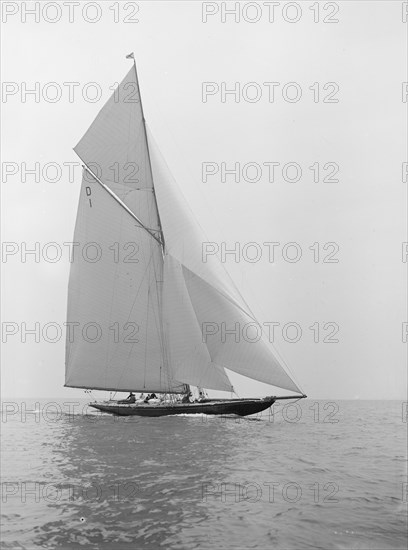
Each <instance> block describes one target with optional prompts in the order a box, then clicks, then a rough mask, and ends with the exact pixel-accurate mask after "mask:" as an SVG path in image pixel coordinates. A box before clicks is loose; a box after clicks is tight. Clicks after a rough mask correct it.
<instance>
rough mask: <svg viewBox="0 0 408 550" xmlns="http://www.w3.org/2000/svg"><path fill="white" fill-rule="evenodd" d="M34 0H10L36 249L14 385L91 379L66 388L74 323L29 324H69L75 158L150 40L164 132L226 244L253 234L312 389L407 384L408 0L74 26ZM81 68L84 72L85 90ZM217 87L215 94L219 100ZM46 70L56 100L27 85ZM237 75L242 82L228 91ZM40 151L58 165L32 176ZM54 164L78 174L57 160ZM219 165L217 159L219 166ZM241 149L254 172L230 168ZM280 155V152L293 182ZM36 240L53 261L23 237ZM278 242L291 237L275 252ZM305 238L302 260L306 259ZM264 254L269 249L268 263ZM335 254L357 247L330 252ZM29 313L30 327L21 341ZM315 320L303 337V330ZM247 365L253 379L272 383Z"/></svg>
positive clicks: (13, 222) (9, 232) (144, 84)
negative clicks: (406, 92) (405, 88)
mask: <svg viewBox="0 0 408 550" xmlns="http://www.w3.org/2000/svg"><path fill="white" fill-rule="evenodd" d="M34 4H35V3H34V2H3V3H2V8H3V29H2V31H3V39H2V65H3V71H2V79H3V87H4V86H6V88H3V92H4V90H5V91H6V93H7V95H4V93H3V103H2V120H3V125H2V126H3V128H2V130H3V139H2V143H3V147H2V161H3V165H2V167H3V174H2V198H3V201H2V203H3V210H2V225H3V229H2V234H3V238H2V239H3V241H4V242H5V243H10V242H14V243H16V245H8V248H7V250H8V251H10V250H11V248H10V247H11V246H14V251H17V252H16V253H15V254H14V255H8V256H4V255H3V263H2V269H3V290H2V322H3V325H2V328H3V352H2V392H3V395H5V396H7V397H18V396H33V397H34V396H66V397H73V398H74V397H78V396H82V395H83V392H82V390H76V389H69V388H64V387H63V384H64V353H65V335H64V334H62V336H61V338H60V340H59V341H57V342H55V343H50V342H47V341H46V339H44V338H43V336H42V335H40V337H39V340H40V341H39V342H35V339H34V336H33V335H31V336H30V335H29V334H28V335H27V336H26V342H24V341H23V332H24V327H23V325H22V323H26V324H27V328H33V327H34V325H35V323H40V327H41V329H42V328H43V327H44V325H46V324H47V323H50V322H53V323H59V324H60V325H61V327H62V326H63V323H64V321H65V317H66V299H67V285H68V274H69V259H68V253H67V248H66V247H64V246H63V243H64V242H65V243H66V242H72V240H73V229H74V223H75V216H76V209H77V202H78V195H79V188H80V181H81V169H80V168H79V164H78V166H76V167H75V168H74V172H73V178H70V172H69V170H68V166H67V165H64V163H70V162H78V163H79V159H78V158H77V157H76V155H75V154H74V152H73V151H72V147H73V146H74V145H75V144H76V143H77V142H78V141H79V139H80V138H81V136H82V135H83V134H84V132H85V131H86V129H87V128H88V126H89V124H90V123H91V122H92V120H93V119H94V117H95V116H96V114H97V112H98V111H99V110H100V108H101V107H102V105H103V103H104V102H105V101H106V99H107V98H108V97H109V95H110V94H111V90H110V89H109V88H111V89H113V88H112V86H113V85H114V83H115V82H118V81H120V80H121V79H122V78H123V76H124V75H125V74H126V72H127V71H128V70H129V68H130V63H131V61H129V60H127V59H125V55H126V54H128V53H129V52H131V51H134V52H135V56H136V59H137V63H138V69H139V79H140V84H141V89H142V97H143V102H144V110H145V116H146V120H147V123H148V125H149V127H150V129H151V131H152V133H153V135H154V136H155V140H156V142H157V143H158V145H159V147H160V149H161V151H162V153H163V154H164V156H165V158H166V160H167V163H168V164H169V166H170V168H171V169H172V172H173V174H174V175H175V177H176V179H177V180H178V182H179V185H180V187H181V188H182V189H183V191H184V193H185V195H186V197H187V199H188V201H189V202H190V205H191V207H192V209H193V211H194V213H195V214H196V216H197V218H198V220H199V221H200V223H201V225H202V226H203V227H204V229H205V231H206V233H207V235H209V237H210V239H211V240H213V241H214V242H217V243H218V245H219V246H220V247H221V246H222V245H221V242H225V246H226V247H227V248H233V247H234V243H238V244H239V255H238V258H237V259H238V260H239V261H234V258H233V257H232V256H228V257H227V263H226V265H227V268H228V270H229V271H230V273H231V275H232V276H233V278H234V280H235V281H236V283H237V285H238V286H239V288H240V290H241V292H242V293H243V295H244V296H245V298H246V300H247V302H248V303H249V304H250V305H251V307H252V309H253V310H254V311H255V313H256V314H257V316H258V319H259V321H260V322H261V323H262V322H277V323H280V324H279V326H278V327H277V328H276V329H275V330H276V332H275V343H276V346H277V348H278V349H279V351H280V352H281V353H282V355H283V356H284V357H285V359H286V362H287V363H288V365H289V366H290V370H291V372H292V373H294V375H295V379H296V380H297V381H298V382H299V384H300V386H301V387H302V389H303V390H304V391H305V393H307V394H308V395H309V396H310V397H312V398H339V399H341V398H355V397H360V398H379V399H382V398H398V399H403V398H404V396H405V395H406V353H407V346H406V343H404V342H403V338H402V331H403V322H405V321H407V315H406V303H407V301H406V267H407V264H406V263H403V262H402V258H401V256H402V254H401V249H402V242H403V241H406V240H407V237H406V231H405V229H406V196H407V193H406V182H405V183H404V182H403V181H402V176H401V173H402V163H403V162H404V161H406V160H407V159H406V147H407V139H406V136H407V125H406V107H407V104H406V102H405V103H404V102H403V101H402V83H403V82H404V81H407V80H408V78H407V74H406V66H407V58H406V57H407V56H406V51H407V49H406V34H407V25H406V23H405V24H404V22H403V16H402V13H403V6H402V3H401V2H399V1H398V2H393V1H384V2H381V1H372V2H371V1H360V2H357V1H342V2H336V3H334V2H330V3H328V2H319V11H317V7H316V6H315V4H316V3H313V2H304V1H301V2H298V3H297V7H296V6H293V5H292V6H288V3H286V2H280V3H278V4H279V5H277V6H276V7H275V8H274V10H275V11H274V14H273V15H274V18H273V20H272V13H271V11H270V10H271V9H272V7H271V6H270V3H269V4H268V3H263V2H260V3H258V4H257V5H255V3H254V2H250V3H247V4H246V5H247V6H248V7H247V8H245V10H243V8H242V6H243V5H244V3H241V5H240V8H239V10H238V12H237V13H239V20H238V21H237V20H236V19H237V18H238V15H226V14H225V13H224V11H225V8H227V9H231V8H233V7H234V5H235V3H234V2H232V3H231V2H228V3H227V4H225V3H223V2H221V3H219V5H218V8H217V7H216V5H215V3H211V2H210V3H202V2H198V1H197V2H196V1H184V2H137V3H136V2H127V3H120V2H113V1H112V2H111V1H105V2H99V3H97V2H93V3H92V2H91V3H90V2H88V3H87V2H81V3H80V5H79V6H76V7H75V11H74V12H73V16H72V17H73V21H72V22H70V19H69V18H70V12H69V9H68V6H65V5H64V4H68V3H62V7H61V11H60V13H58V12H57V11H56V8H55V6H54V3H52V2H41V3H38V5H39V6H40V7H39V13H38V15H37V16H36V17H37V19H38V22H36V21H35V16H33V15H29V14H26V13H24V9H33V7H34ZM292 4H293V3H292ZM329 4H330V5H329ZM71 9H73V7H72V6H71ZM5 10H6V11H7V13H6V11H5ZM217 10H218V11H217ZM203 11H204V12H205V13H207V16H206V22H204V21H203ZM214 11H217V13H213V14H211V13H212V12H214ZM14 12H16V13H14ZM58 17H60V20H59V21H57V22H55V23H51V22H48V21H47V19H48V20H52V19H58ZM125 17H127V18H128V19H130V21H129V22H124V19H125ZM86 19H88V20H92V19H94V20H95V22H94V23H91V22H88V21H86ZM98 19H99V20H98ZM115 19H116V20H117V22H115ZM135 19H137V20H138V22H134V21H133V20H135ZM204 19H205V18H204ZM223 19H224V21H223ZM314 19H318V20H319V21H318V22H314ZM324 19H326V20H329V21H334V20H336V19H337V20H338V22H331V23H329V22H326V23H325V22H324ZM250 21H252V22H250ZM290 21H292V22H290ZM52 82H53V83H54V85H49V84H48V83H52ZM69 82H71V83H79V84H78V85H71V97H70V94H69V90H70V86H69V85H68V84H65V85H64V83H69ZM7 83H8V84H7ZM10 83H14V84H10ZM36 83H38V84H37V85H36ZM88 83H96V85H95V84H92V85H89V84H88ZM203 83H207V84H205V85H204V86H206V89H207V91H209V92H211V94H209V95H207V97H206V101H203V96H202V89H203ZM236 83H238V84H236ZM248 83H252V84H251V85H250V86H248V85H247V84H248ZM264 83H269V84H264ZM271 83H279V84H276V85H272V84H271ZM288 83H292V84H291V85H289V86H286V87H285V85H287V84H288ZM293 83H294V84H293ZM327 83H331V84H327ZM36 86H37V92H38V97H35V95H34V94H29V95H25V93H24V91H25V89H30V90H32V89H35V87H36ZM234 87H236V90H237V95H236V96H234V95H232V94H227V95H226V96H223V95H222V93H221V92H222V91H223V90H225V89H232V88H234ZM98 91H100V92H101V98H100V99H99V100H97V101H95V102H93V101H92V99H93V98H94V97H95V95H94V94H95V93H96V92H98ZM272 91H274V96H272V95H270V94H272ZM58 93H60V95H61V97H60V98H59V100H57V101H55V102H54V101H53V98H54V97H55V94H58ZM87 94H88V95H87ZM223 99H224V101H223ZM255 99H257V101H255ZM328 100H331V101H330V102H327V101H328ZM336 100H337V101H336ZM10 163H16V164H10ZM24 163H25V164H24ZM35 163H39V169H40V172H41V173H40V175H39V177H38V178H37V179H38V181H36V177H35V175H33V174H26V175H25V174H24V166H26V167H27V169H33V168H34V165H35ZM48 163H57V164H58V165H59V166H60V167H61V168H60V170H61V173H60V174H58V173H57V171H56V170H55V168H53V166H52V165H50V166H48V170H47V164H48ZM203 163H213V164H211V165H208V167H209V168H208V169H210V168H212V169H213V170H214V171H216V170H217V171H216V173H215V174H214V175H208V177H207V181H203V179H204V178H202V165H203ZM222 163H225V164H222ZM235 163H239V164H238V168H239V175H238V176H237V178H235V177H234V176H233V175H231V174H230V175H228V174H227V175H225V174H221V172H222V168H226V169H231V168H233V167H234V165H235ZM248 163H256V164H252V165H249V166H246V168H245V165H248ZM265 163H268V164H265ZM269 163H279V164H277V165H276V168H275V174H274V175H275V178H274V181H271V179H272V178H271V177H270V175H271V174H270V172H269V170H270V167H271V166H272V165H271V164H269ZM287 163H296V165H298V166H299V167H300V168H301V171H302V172H301V175H300V172H298V173H297V172H296V170H298V168H297V167H296V165H289V166H286V168H284V170H282V167H283V166H284V165H286V164H287ZM327 163H331V164H327ZM257 166H258V167H259V168H257ZM311 166H313V167H314V168H313V169H310V168H309V167H311ZM337 167H338V168H339V170H338V173H337V174H335V173H334V172H335V171H336V170H337ZM318 168H319V173H318V172H317V169H318ZM256 170H258V173H257V172H256ZM13 171H15V172H16V173H15V174H14V175H13V174H11V172H13ZM257 174H258V175H259V178H258V177H256V176H257ZM330 174H332V175H331V180H336V179H337V180H338V181H337V182H336V181H330ZM222 175H223V176H225V177H223V178H222ZM296 175H297V176H299V177H298V178H297V177H296ZM53 178H54V179H56V180H58V181H54V182H53V181H51V180H52V179H53ZM314 178H315V179H317V180H318V181H314ZM323 178H326V180H327V179H329V181H323ZM223 179H224V180H225V181H222V180H223ZM236 179H238V180H239V181H235V180H236ZM257 179H258V181H255V180H257ZM296 179H298V181H294V180H296ZM24 180H25V181H24ZM70 180H71V181H70ZM251 180H252V181H251ZM36 242H38V243H40V244H39V247H40V248H39V249H40V258H39V260H38V261H36V259H35V257H34V255H28V256H26V257H25V256H24V254H23V253H22V250H23V247H24V246H26V247H27V248H30V249H32V248H34V246H35V243H36ZM49 242H55V243H57V244H58V245H59V246H60V247H61V250H63V254H62V258H61V259H60V261H58V262H55V263H52V262H50V261H47V260H46V259H44V258H43V257H42V252H43V250H44V247H46V244H47V243H49ZM265 242H268V243H272V242H275V243H280V244H279V245H276V248H275V256H274V258H271V257H270V255H269V251H268V250H269V248H268V246H266V245H263V243H265ZM24 243H26V245H24ZM247 243H257V246H256V247H254V246H252V248H251V247H246V248H245V245H246V244H247ZM287 243H296V246H286V247H285V245H286V244H287ZM326 243H335V244H332V245H327V244H326ZM4 246H5V244H3V247H4ZM309 247H312V249H310V248H309ZM237 250H238V249H237ZM299 251H301V257H300V259H299V261H297V262H291V261H289V260H290V259H291V258H293V257H294V255H295V254H299ZM256 252H258V255H259V261H257V262H251V261H249V260H250V259H252V258H253V255H254V253H256ZM318 252H319V255H318V256H317V253H318ZM330 254H331V256H330ZM330 258H331V259H332V260H338V262H333V261H332V262H330V263H327V261H326V262H323V260H324V259H326V260H328V259H330ZM272 259H273V260H274V261H271V260H272ZM315 260H316V261H315ZM11 323H15V325H11ZM287 323H292V325H289V326H286V329H283V330H282V327H284V326H285V325H287ZM327 323H330V324H327ZM311 326H313V327H314V328H313V329H310V328H309V327H311ZM10 327H17V328H16V330H17V332H16V334H14V335H8V337H7V338H6V335H5V331H8V330H12V329H11V328H10ZM290 327H292V328H290ZM336 327H337V328H338V332H337V334H333V335H332V336H331V340H338V341H337V342H331V343H329V342H327V339H330V334H331V333H332V331H333V330H334V329H335V328H336ZM299 328H300V329H301V335H300V333H299V334H298V336H299V338H298V341H296V342H289V341H285V338H286V340H290V339H295V336H296V335H295V333H294V332H291V330H298V331H299ZM318 328H319V333H317V329H318ZM325 339H326V341H324V340H325ZM5 340H6V342H5ZM314 340H318V341H317V342H315V341H314ZM4 342H5V343H4ZM231 378H232V380H233V381H234V382H235V384H236V387H237V389H238V392H239V393H240V394H241V395H248V396H249V395H255V394H265V393H266V394H270V393H271V391H270V388H265V387H263V385H262V384H259V383H257V382H249V383H247V382H244V381H243V380H242V379H240V378H239V377H238V376H234V375H232V376H231ZM96 394H97V392H96Z"/></svg>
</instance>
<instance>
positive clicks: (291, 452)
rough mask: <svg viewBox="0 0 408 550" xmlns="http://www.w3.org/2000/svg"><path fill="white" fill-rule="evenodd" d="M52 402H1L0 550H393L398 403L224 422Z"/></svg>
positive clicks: (303, 407) (399, 507) (307, 408)
mask: <svg viewBox="0 0 408 550" xmlns="http://www.w3.org/2000/svg"><path fill="white" fill-rule="evenodd" d="M37 401H38V400H37ZM51 401H52V400H47V401H45V400H42V401H41V402H39V403H37V404H35V401H32V400H31V401H29V402H27V408H28V409H34V410H37V412H36V413H34V414H25V413H24V411H23V407H24V403H22V401H16V402H15V403H14V405H13V404H12V403H11V401H9V402H7V401H6V403H4V404H3V419H2V420H3V422H2V522H3V539H2V540H3V547H4V548H26V549H29V548H67V549H71V548H72V549H74V548H81V547H83V548H95V549H96V548H103V549H105V548H112V549H114V550H116V549H118V550H121V549H125V548H130V547H132V548H138V549H139V548H140V549H143V548H149V549H150V548H152V549H155V548H177V549H184V548H189V549H194V548H209V549H210V548H211V549H218V548H231V549H240V548H245V549H247V548H273V549H279V550H280V549H282V550H283V549H285V550H291V549H317V548H319V549H324V550H330V549H378V550H386V549H392V550H394V549H402V548H406V544H407V539H406V536H407V531H406V529H407V523H406V513H407V498H406V484H405V485H404V482H406V428H407V424H406V419H405V418H404V414H405V410H404V404H403V403H401V402H397V401H384V402H374V401H363V402H358V401H354V402H351V401H337V402H335V403H334V402H332V403H329V402H324V401H313V400H305V401H303V402H299V403H298V404H297V405H295V406H292V407H291V408H288V409H285V411H284V414H282V407H278V408H275V415H274V416H273V417H271V416H270V415H269V414H268V413H264V414H263V415H262V417H259V416H258V417H254V418H252V417H250V418H244V419H239V420H237V419H234V418H226V419H225V418H224V419H222V418H219V417H214V418H212V417H203V416H194V417H187V416H177V417H165V418H156V419H155V418H137V417H128V418H114V417H111V416H109V415H102V414H95V415H92V416H91V415H89V414H82V413H83V412H85V413H86V412H89V411H87V410H85V411H83V407H82V404H81V406H78V405H77V406H75V412H76V414H69V412H70V410H72V408H73V404H71V409H70V408H69V407H70V406H69V405H68V404H67V403H66V404H65V405H64V404H63V403H62V402H58V404H54V405H52V404H50V403H51ZM7 403H8V404H7ZM73 403H74V402H73ZM76 403H78V401H77V402H76ZM5 406H7V410H8V413H7V414H5V413H4V407H5ZM404 420H405V422H404ZM404 491H405V493H404Z"/></svg>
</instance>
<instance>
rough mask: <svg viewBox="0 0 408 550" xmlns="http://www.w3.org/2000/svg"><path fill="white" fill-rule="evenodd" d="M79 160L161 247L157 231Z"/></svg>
mask: <svg viewBox="0 0 408 550" xmlns="http://www.w3.org/2000/svg"><path fill="white" fill-rule="evenodd" d="M78 156H79V155H78ZM79 158H80V159H81V160H82V162H83V163H84V164H83V168H84V169H85V170H86V171H87V172H88V173H89V174H90V175H91V176H92V177H93V178H94V179H95V180H96V181H97V182H98V183H99V184H100V185H101V186H102V187H103V188H104V189H105V190H106V191H107V192H108V193H109V195H111V197H112V198H113V199H115V201H116V202H117V203H118V204H120V205H121V206H122V208H124V209H125V210H126V212H127V213H128V214H130V215H131V216H132V218H133V219H134V220H136V221H137V223H138V224H139V225H140V227H141V228H142V229H144V230H145V231H146V232H147V233H149V235H150V236H152V237H153V239H154V240H155V241H157V242H158V243H159V244H160V246H161V245H162V243H161V241H160V239H158V238H157V237H156V235H154V233H153V231H156V230H155V229H150V228H149V227H146V226H145V225H144V224H143V223H142V222H141V221H140V220H139V218H138V217H137V216H136V215H135V214H134V213H133V212H132V211H131V209H130V208H129V207H128V206H126V204H125V203H124V202H123V201H122V200H121V199H120V198H119V197H118V196H117V195H116V194H115V193H114V192H113V191H112V190H111V189H110V188H109V187H108V186H107V185H105V184H104V183H103V182H102V181H101V180H100V179H99V178H98V176H96V175H95V174H94V173H93V172H92V170H91V169H90V168H89V166H88V165H87V164H86V162H85V161H84V160H83V159H82V158H81V157H79Z"/></svg>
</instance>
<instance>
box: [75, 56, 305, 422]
mask: <svg viewBox="0 0 408 550" xmlns="http://www.w3.org/2000/svg"><path fill="white" fill-rule="evenodd" d="M127 57H130V58H132V59H133V64H132V67H131V69H130V70H129V72H128V73H127V75H126V76H125V78H124V79H123V80H122V82H121V83H120V84H119V86H118V88H117V89H116V90H115V91H114V93H113V94H112V96H111V97H110V99H109V100H108V101H107V103H106V104H105V105H104V107H103V108H102V109H101V111H100V112H99V114H98V115H97V117H96V118H95V120H94V122H93V123H92V124H91V126H90V127H89V129H88V130H87V132H86V133H85V135H84V136H83V137H82V139H81V140H80V141H79V143H78V145H77V146H76V147H75V148H74V150H75V152H76V153H77V155H78V156H79V157H80V159H81V161H82V163H83V177H82V187H81V192H80V197H79V206H78V213H77V220H76V225H75V236H74V242H75V243H79V244H80V245H82V246H80V247H78V249H79V250H82V254H76V255H74V258H73V261H72V263H71V272H70V278H69V289H68V308H67V309H68V311H67V326H68V327H75V328H77V329H78V330H77V331H76V332H75V331H71V330H69V331H67V339H66V372H65V386H67V387H71V388H84V389H87V390H89V389H96V390H109V391H115V392H117V391H126V392H129V391H132V392H140V393H142V392H143V393H147V392H154V393H155V394H159V395H160V396H161V399H156V400H151V401H150V402H144V401H142V402H140V403H139V402H136V403H123V402H122V403H120V402H118V401H113V400H108V401H96V402H93V403H90V405H91V406H92V407H94V408H96V409H99V410H101V411H104V412H108V413H112V414H115V415H139V416H167V415H174V414H197V413H204V414H236V415H240V416H245V415H249V414H254V413H258V412H260V411H262V410H264V409H267V408H268V407H270V406H271V405H272V404H273V403H274V402H275V401H276V400H277V399H299V398H303V397H306V396H305V395H304V394H303V392H302V391H301V390H300V388H299V387H298V385H297V384H296V383H295V381H294V380H293V378H292V377H291V376H290V375H289V373H288V372H287V370H286V369H285V367H284V364H283V362H282V360H280V359H279V358H278V355H277V353H276V352H275V351H274V349H273V348H272V346H271V344H270V343H269V341H268V340H267V338H266V336H265V335H264V334H262V337H261V338H259V339H258V340H256V341H253V340H252V341H251V340H249V339H248V338H247V339H244V338H240V339H239V341H238V342H237V341H236V340H235V338H234V337H232V338H225V339H221V338H220V334H219V332H216V331H213V332H214V333H213V334H207V332H208V331H204V330H203V327H204V326H207V325H208V323H212V324H214V326H218V327H220V326H221V324H222V323H224V324H225V326H227V327H236V326H237V323H238V326H240V327H244V326H247V325H248V323H257V321H256V318H255V316H254V315H253V313H252V311H251V309H250V308H249V306H248V305H247V303H246V302H245V300H244V298H243V297H242V295H241V293H240V292H239V289H238V288H237V287H236V285H235V284H234V282H233V281H232V279H231V278H230V277H229V275H228V273H227V271H226V269H225V266H224V265H223V264H222V263H221V262H220V261H219V259H218V258H217V257H216V256H209V257H208V258H206V260H203V256H202V246H203V243H205V242H206V241H208V239H206V237H205V235H204V234H203V232H202V230H201V228H200V227H199V225H198V223H197V222H196V220H195V218H194V215H193V214H192V212H191V210H190V208H189V206H188V204H187V202H186V200H185V198H184V196H183V195H182V193H181V192H180V190H179V188H178V186H177V183H176V182H175V181H174V178H173V177H172V175H171V172H170V171H169V169H168V167H167V165H166V162H165V160H164V159H163V157H162V156H161V154H160V151H159V150H158V148H157V146H156V144H155V142H154V140H153V138H152V136H151V134H150V132H149V131H148V128H147V126H146V121H145V117H144V113H143V106H142V100H141V95H140V87H139V81H138V75H137V70H136V63H135V62H134V56H133V54H130V55H129V56H127ZM84 250H85V251H87V252H86V253H84ZM210 332H211V331H210ZM228 370H229V371H233V372H235V373H238V374H241V375H243V376H246V377H248V378H251V379H253V380H258V381H260V382H264V383H267V384H270V385H272V386H274V387H278V388H283V389H285V390H288V391H289V392H291V394H290V395H286V396H281V397H278V396H269V397H264V398H260V399H258V398H245V399H240V398H231V399H211V398H204V399H200V400H199V401H196V402H193V403H191V402H181V399H180V397H181V396H183V395H188V394H189V392H190V389H191V387H197V388H205V389H207V390H220V391H225V392H233V387H232V384H231V381H230V379H229V376H228ZM153 401H154V402H153ZM183 401H186V400H183Z"/></svg>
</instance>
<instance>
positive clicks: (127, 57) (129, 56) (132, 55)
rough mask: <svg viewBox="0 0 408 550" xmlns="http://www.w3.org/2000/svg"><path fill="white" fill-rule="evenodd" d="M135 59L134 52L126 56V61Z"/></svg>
mask: <svg viewBox="0 0 408 550" xmlns="http://www.w3.org/2000/svg"><path fill="white" fill-rule="evenodd" d="M134 58H135V54H134V53H133V52H132V53H130V54H129V55H127V56H126V59H134Z"/></svg>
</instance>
